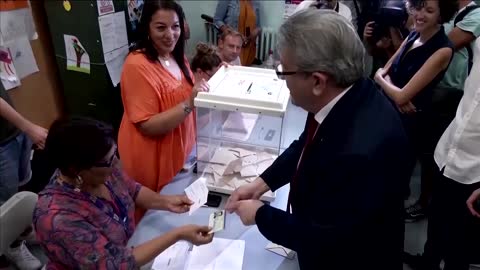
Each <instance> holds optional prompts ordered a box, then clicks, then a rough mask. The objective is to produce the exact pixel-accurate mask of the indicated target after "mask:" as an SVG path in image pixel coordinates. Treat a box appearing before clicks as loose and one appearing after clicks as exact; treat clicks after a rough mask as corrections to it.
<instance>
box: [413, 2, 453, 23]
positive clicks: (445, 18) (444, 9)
mask: <svg viewBox="0 0 480 270" xmlns="http://www.w3.org/2000/svg"><path fill="white" fill-rule="evenodd" d="M426 1H429V0H407V9H409V10H411V9H421V8H423V7H424V6H425V2H426ZM437 1H438V7H439V9H440V22H439V23H440V24H444V23H447V22H449V21H451V20H452V19H453V16H455V14H456V13H457V11H458V1H457V0H437Z"/></svg>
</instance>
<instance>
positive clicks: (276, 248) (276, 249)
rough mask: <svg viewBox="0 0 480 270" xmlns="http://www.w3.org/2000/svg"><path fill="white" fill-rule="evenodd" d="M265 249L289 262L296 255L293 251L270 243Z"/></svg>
mask: <svg viewBox="0 0 480 270" xmlns="http://www.w3.org/2000/svg"><path fill="white" fill-rule="evenodd" d="M265 249H266V250H268V251H271V252H273V253H275V254H278V255H280V256H282V257H285V258H287V259H290V260H293V259H294V258H295V254H296V253H295V251H293V250H291V249H288V248H286V247H283V246H280V245H277V244H275V243H272V242H270V243H268V245H267V246H266V247H265Z"/></svg>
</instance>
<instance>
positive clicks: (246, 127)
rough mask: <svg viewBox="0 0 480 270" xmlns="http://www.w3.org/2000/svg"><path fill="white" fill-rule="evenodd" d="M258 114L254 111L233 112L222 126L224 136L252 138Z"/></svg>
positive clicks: (240, 138)
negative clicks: (253, 112)
mask: <svg viewBox="0 0 480 270" xmlns="http://www.w3.org/2000/svg"><path fill="white" fill-rule="evenodd" d="M257 119H258V115H257V114H252V113H239V112H231V113H229V114H228V118H227V120H225V123H224V124H223V127H222V136H223V137H226V138H231V139H235V140H240V141H246V140H248V138H250V134H252V131H253V128H254V127H255V123H257Z"/></svg>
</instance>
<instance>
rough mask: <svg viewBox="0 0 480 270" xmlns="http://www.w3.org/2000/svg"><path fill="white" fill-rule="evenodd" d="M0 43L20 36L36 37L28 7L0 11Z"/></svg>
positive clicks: (32, 38) (30, 38) (31, 38)
mask: <svg viewBox="0 0 480 270" xmlns="http://www.w3.org/2000/svg"><path fill="white" fill-rule="evenodd" d="M0 36H1V37H0V45H3V44H4V43H7V42H10V41H13V40H15V39H18V38H21V37H27V39H29V40H34V39H37V38H38V35H37V32H36V30H35V24H34V22H33V16H32V10H31V9H30V8H22V9H15V10H11V11H0Z"/></svg>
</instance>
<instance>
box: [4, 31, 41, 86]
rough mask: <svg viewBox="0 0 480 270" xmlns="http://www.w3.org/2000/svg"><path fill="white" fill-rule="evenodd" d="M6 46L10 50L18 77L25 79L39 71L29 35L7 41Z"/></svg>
mask: <svg viewBox="0 0 480 270" xmlns="http://www.w3.org/2000/svg"><path fill="white" fill-rule="evenodd" d="M5 46H6V47H7V48H8V49H9V50H10V53H11V55H12V59H13V64H14V65H15V69H16V70H17V75H18V78H20V79H23V78H25V77H27V76H29V75H31V74H33V73H36V72H38V66H37V61H36V60H35V56H34V55H33V51H32V46H31V45H30V40H28V38H27V37H22V38H19V39H17V40H15V41H11V42H9V43H6V44H5Z"/></svg>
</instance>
